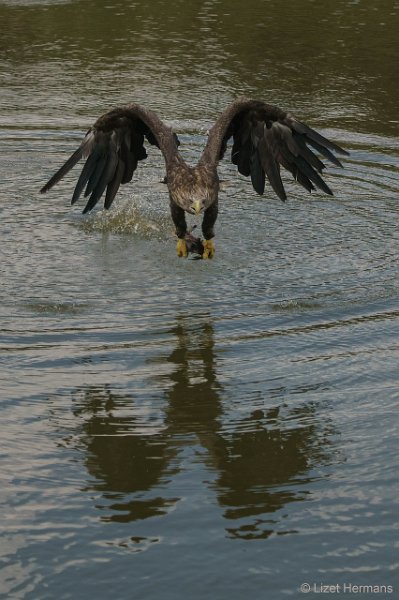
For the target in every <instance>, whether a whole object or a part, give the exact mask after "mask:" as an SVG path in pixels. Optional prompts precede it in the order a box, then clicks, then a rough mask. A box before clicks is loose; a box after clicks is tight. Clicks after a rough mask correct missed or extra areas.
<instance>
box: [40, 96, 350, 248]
mask: <svg viewBox="0 0 399 600" xmlns="http://www.w3.org/2000/svg"><path fill="white" fill-rule="evenodd" d="M230 138H233V148H232V153H231V160H232V162H233V163H234V164H235V165H237V168H238V171H239V172H240V173H241V174H242V175H245V176H250V177H251V181H252V185H253V187H254V189H255V191H256V192H258V193H259V194H263V193H264V189H265V180H266V178H267V179H268V180H269V183H270V184H271V186H272V188H273V189H274V191H275V192H276V194H277V195H278V196H279V198H280V199H281V200H285V199H286V195H285V190H284V186H283V183H282V180H281V176H280V165H282V166H284V167H285V168H286V169H287V170H288V171H290V172H291V173H292V175H293V176H294V177H295V179H296V180H297V181H298V182H299V183H300V184H301V185H302V186H304V187H305V188H306V189H307V190H308V191H312V190H313V189H314V188H315V187H318V188H320V189H322V190H323V191H324V192H325V193H327V194H332V192H331V190H330V188H329V187H328V186H327V184H326V183H325V182H324V180H323V179H322V178H321V176H320V174H321V173H322V170H323V168H324V166H325V165H324V164H323V163H322V162H321V160H320V159H319V158H318V157H317V156H316V154H314V153H313V151H312V150H311V148H312V149H315V150H316V151H317V152H318V153H319V154H321V155H323V156H324V157H326V158H327V159H329V160H330V161H331V162H333V163H334V164H335V165H338V166H342V165H341V163H340V162H339V161H338V159H337V158H336V157H335V156H334V154H333V152H338V153H344V154H347V153H346V152H345V151H344V150H343V149H342V148H340V147H339V146H337V145H336V144H334V143H332V142H330V141H329V140H327V139H326V138H324V137H323V136H321V135H320V134H318V133H317V132H316V131H314V130H313V129H311V128H310V127H308V126H307V125H305V124H303V123H300V122H299V121H297V120H296V119H294V118H293V117H291V116H290V115H289V114H287V113H285V112H284V111H282V110H281V109H279V108H277V107H275V106H272V105H270V104H266V103H264V102H259V101H257V100H250V99H247V98H244V97H242V98H238V99H237V100H236V101H235V102H233V103H232V104H230V105H229V106H228V107H227V108H226V109H225V110H224V112H223V113H222V114H221V115H220V117H219V118H218V119H217V121H216V122H215V124H214V126H213V127H212V129H211V130H210V132H209V135H208V140H207V144H206V146H205V148H204V151H203V153H202V155H201V158H200V160H199V162H198V164H197V165H196V166H194V167H193V166H189V165H187V163H186V162H185V161H184V160H183V158H182V156H181V155H180V153H179V149H178V146H179V140H178V138H177V136H176V134H175V133H174V132H173V131H172V129H171V128H169V127H168V126H167V125H165V123H164V122H163V121H161V119H160V118H159V117H158V115H157V114H156V113H155V112H153V111H150V110H147V109H145V108H143V107H142V106H140V105H138V104H129V105H127V106H125V107H121V108H116V109H113V110H111V111H109V112H107V113H105V114H104V115H102V116H101V117H100V118H99V119H98V120H97V121H96V122H95V123H94V125H93V127H92V128H91V129H89V131H88V132H87V134H86V137H85V138H84V140H83V142H82V144H81V145H80V147H79V148H78V149H77V150H76V152H75V153H74V154H73V155H72V156H71V157H70V158H69V159H68V160H67V162H66V163H65V164H64V165H63V166H62V167H61V168H60V169H59V170H58V171H57V173H56V174H55V175H54V176H53V177H52V178H51V179H50V180H49V181H48V183H47V184H46V185H45V186H44V187H43V188H42V190H41V191H42V192H46V191H47V190H49V189H50V188H51V187H52V186H53V185H55V184H56V183H57V182H58V181H59V180H60V179H61V178H62V177H63V176H64V175H65V174H66V173H67V172H68V171H69V170H70V169H71V168H72V167H73V166H74V165H75V164H76V163H77V162H78V161H79V160H80V159H81V158H86V163H85V165H84V167H83V169H82V172H81V175H80V177H79V179H78V182H77V184H76V187H75V191H74V194H73V196H72V204H73V203H75V202H76V201H77V200H78V198H79V197H80V195H81V193H82V192H83V190H84V189H85V192H84V195H85V197H87V196H89V200H88V201H87V204H86V206H85V208H84V210H83V212H84V213H86V212H89V211H90V210H91V209H92V208H94V206H95V205H96V204H97V202H98V200H99V199H100V197H101V196H102V195H103V193H104V192H105V199H104V207H105V208H106V209H108V208H109V207H110V206H111V204H112V202H113V200H114V198H115V195H116V193H117V191H118V189H119V186H120V185H121V184H124V183H127V182H129V181H131V179H132V177H133V173H134V171H135V170H136V168H137V165H138V163H139V162H140V161H141V160H144V159H145V158H147V152H146V150H145V146H144V143H145V141H147V143H149V144H152V145H155V146H157V147H158V148H159V149H160V150H161V152H162V154H163V157H164V160H165V166H166V183H167V186H168V189H169V197H170V208H171V215H172V219H173V222H174V224H175V228H176V234H177V236H178V238H179V240H178V244H177V253H178V255H179V256H187V252H188V251H187V244H186V242H185V236H186V235H187V224H186V219H185V212H188V213H191V214H199V213H203V214H204V217H203V221H202V232H203V235H204V238H205V239H204V242H203V248H204V251H203V257H204V258H211V257H212V256H213V254H214V246H213V242H212V238H213V237H214V229H213V227H214V224H215V221H216V218H217V214H218V193H219V177H218V173H217V166H218V162H219V160H220V159H221V158H223V156H224V154H225V151H226V147H227V143H228V141H229V140H230Z"/></svg>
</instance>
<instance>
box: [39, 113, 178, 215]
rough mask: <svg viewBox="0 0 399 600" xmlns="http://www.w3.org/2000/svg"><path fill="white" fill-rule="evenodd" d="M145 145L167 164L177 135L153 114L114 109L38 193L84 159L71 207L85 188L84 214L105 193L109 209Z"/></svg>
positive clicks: (144, 150) (47, 188) (143, 152)
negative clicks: (160, 152) (159, 152)
mask: <svg viewBox="0 0 399 600" xmlns="http://www.w3.org/2000/svg"><path fill="white" fill-rule="evenodd" d="M146 142H147V143H149V144H152V145H155V146H157V147H158V148H160V150H161V151H162V154H163V156H164V159H165V162H166V165H168V164H169V162H170V161H171V160H173V158H174V156H175V155H176V153H177V148H178V145H179V140H178V138H177V136H176V134H175V133H173V131H172V130H171V129H170V128H169V127H167V126H166V125H165V124H164V123H163V122H162V121H161V120H160V119H159V117H158V116H157V115H156V114H155V113H154V112H153V111H149V110H146V109H144V108H143V107H141V106H140V105H138V104H129V105H128V106H126V107H121V108H116V109H113V110H111V111H109V112H107V113H105V114H104V115H103V116H102V117H100V118H99V119H98V120H97V121H96V122H95V124H94V125H93V127H92V128H91V129H89V131H88V132H87V134H86V136H85V138H84V140H83V142H82V143H81V145H80V147H79V148H78V149H77V150H76V151H75V152H74V153H73V154H72V156H71V157H70V158H69V159H68V160H67V161H66V163H65V164H64V165H63V166H62V167H61V168H60V169H59V170H58V171H57V172H56V173H55V175H53V177H51V179H50V180H49V181H48V183H46V185H44V186H43V188H42V189H41V190H40V191H41V192H42V193H44V192H47V191H48V190H49V189H51V188H52V187H53V186H54V185H55V184H56V183H58V182H59V181H60V180H61V179H62V178H63V177H64V175H66V174H67V173H68V172H69V171H70V170H71V169H72V168H73V167H74V166H75V165H76V163H77V162H78V161H79V160H80V159H81V158H86V162H85V164H84V166H83V169H82V172H81V174H80V176H79V178H78V181H77V184H76V187H75V191H74V193H73V196H72V204H74V203H75V202H77V200H78V199H79V197H80V196H81V194H82V192H83V190H84V189H85V188H86V189H85V192H84V196H85V197H88V196H89V199H88V201H87V203H86V206H85V208H84V210H83V213H87V212H89V211H90V210H92V209H93V208H94V206H95V205H96V204H97V202H98V201H99V200H100V198H101V197H102V195H103V194H104V192H105V200H104V207H105V208H109V207H110V206H111V204H112V202H113V200H114V198H115V196H116V194H117V192H118V189H119V186H120V185H121V184H124V183H128V182H129V181H131V179H132V177H133V174H134V172H135V170H136V169H137V165H138V163H139V162H140V161H141V160H144V159H146V158H147V152H146V149H145V146H144V144H145V143H146Z"/></svg>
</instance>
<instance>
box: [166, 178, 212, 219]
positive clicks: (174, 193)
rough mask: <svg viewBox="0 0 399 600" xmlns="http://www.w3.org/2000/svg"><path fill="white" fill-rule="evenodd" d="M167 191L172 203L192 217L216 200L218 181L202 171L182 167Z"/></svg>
mask: <svg viewBox="0 0 399 600" xmlns="http://www.w3.org/2000/svg"><path fill="white" fill-rule="evenodd" d="M169 182H170V178H169V176H168V184H169ZM170 183H172V182H170ZM169 189H170V192H171V197H172V199H173V201H174V202H175V203H176V204H177V205H178V206H180V208H182V209H183V210H185V211H186V212H188V213H190V214H192V215H199V214H201V213H202V212H203V211H204V210H206V209H207V208H208V207H209V206H211V204H213V203H214V202H215V200H216V199H217V192H218V180H217V179H215V178H214V177H212V176H210V174H209V172H208V171H205V170H204V169H200V168H198V167H194V168H192V167H186V166H184V168H180V169H179V170H176V173H174V177H173V183H172V185H169Z"/></svg>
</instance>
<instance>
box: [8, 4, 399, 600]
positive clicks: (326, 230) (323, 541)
mask: <svg viewBox="0 0 399 600" xmlns="http://www.w3.org/2000/svg"><path fill="white" fill-rule="evenodd" d="M371 4H372V3H368V2H357V3H356V2H353V3H348V2H344V1H343V0H342V1H338V2H337V1H335V2H326V3H325V8H324V10H325V13H324V15H323V18H321V20H320V22H319V23H317V24H316V23H312V22H311V20H309V12H308V10H305V7H307V9H309V10H310V9H311V10H312V11H313V10H314V7H315V6H316V4H315V3H312V2H310V1H308V2H305V3H297V2H295V3H294V2H289V3H287V5H284V6H282V5H281V4H280V3H277V2H258V1H257V2H255V1H254V2H252V1H250V2H248V3H246V9H245V13H244V12H243V9H242V8H241V6H240V7H239V6H238V5H237V6H236V5H235V4H234V3H233V4H231V2H230V3H227V2H216V1H209V2H204V3H201V4H200V5H196V4H194V3H193V4H192V5H191V4H189V3H183V2H178V1H177V0H176V1H174V2H172V3H169V4H168V3H163V2H161V1H160V0H159V1H156V2H154V3H152V4H147V3H146V4H144V3H141V2H129V1H124V2H122V0H119V1H116V0H112V1H111V0H110V1H108V2H94V1H93V2H92V1H86V2H83V1H74V2H72V1H71V2H68V1H66V0H65V1H60V2H55V1H47V2H38V1H37V2H28V1H24V2H22V1H21V2H0V21H1V23H2V24H3V28H4V31H3V35H2V39H1V42H0V48H1V51H2V55H1V60H0V70H1V74H2V79H3V82H4V84H3V86H2V89H1V92H0V106H1V111H0V174H1V184H0V196H1V205H0V211H1V213H0V214H1V220H0V235H1V246H2V247H1V271H2V285H1V288H0V298H1V303H0V318H1V353H0V382H1V398H2V399H1V423H2V425H1V442H0V444H1V446H0V447H1V456H2V469H1V471H0V503H1V521H2V526H1V546H0V556H1V563H0V565H1V571H0V573H1V576H0V579H1V587H0V593H1V594H3V595H4V597H5V598H32V599H35V600H36V599H38V598H43V599H44V598H61V599H64V598H65V599H66V598H74V599H76V598H91V597H94V596H95V597H98V598H110V597H113V598H123V599H124V598H126V599H127V598H140V599H143V598H148V599H150V598H151V599H152V598H154V599H155V598H163V599H169V598H170V599H172V598H173V599H175V598H186V597H187V595H189V596H190V597H193V598H198V599H199V598H203V597H204V596H205V595H206V596H211V597H214V598H227V597H229V598H232V599H237V600H239V599H240V600H241V599H242V598H243V597H253V598H260V597H268V598H279V597H284V596H292V597H299V596H300V593H299V591H298V590H299V588H300V585H301V584H302V583H309V584H310V585H311V586H313V584H316V586H317V585H319V584H321V583H324V584H331V585H334V584H339V585H343V584H347V585H349V584H352V585H373V586H384V585H386V586H393V588H394V590H396V592H397V591H398V589H399V577H398V568H399V560H398V528H399V522H398V499H397V498H398V491H399V486H398V477H397V472H398V451H397V438H398V428H399V421H398V416H397V415H398V400H399V393H398V374H397V365H398V359H399V344H398V339H399V338H398V334H399V303H398V288H399V280H398V272H397V260H398V243H399V234H398V216H399V215H398V213H399V204H398V192H399V169H398V166H399V161H398V156H399V137H398V134H397V114H396V111H397V90H396V83H395V81H396V80H395V77H394V73H395V72H396V69H397V64H398V62H397V59H398V48H397V41H396V39H397V19H398V13H399V6H398V5H397V4H396V3H393V2H381V4H380V5H379V11H378V13H376V12H375V11H374V9H373V7H372V6H371ZM288 5H289V7H288ZM287 7H288V8H289V10H288V8H287ZM305 23H306V27H304V25H305ZM248 31H250V32H251V33H250V35H249V34H248ZM369 41H370V42H369ZM368 42H369V43H368ZM242 92H244V93H246V94H247V95H250V96H253V97H256V98H263V99H265V100H267V101H270V102H274V103H277V104H280V105H282V106H283V107H285V108H287V109H289V110H291V111H292V112H294V113H295V114H296V115H297V116H298V117H299V118H300V119H302V120H304V121H306V122H308V123H309V124H310V125H313V126H315V127H317V128H318V129H319V130H320V131H321V132H322V133H324V134H326V135H328V136H329V137H330V138H331V139H333V140H334V141H336V142H338V143H340V144H342V145H344V146H345V148H347V149H348V150H349V151H350V152H351V154H350V157H349V158H348V159H345V169H344V170H343V171H342V170H340V169H336V168H329V169H328V175H327V178H328V183H329V185H331V187H332V188H333V190H334V193H335V196H334V197H332V198H330V197H326V196H323V195H321V194H314V195H312V196H308V195H307V194H306V193H305V192H303V191H302V189H299V187H298V186H297V185H296V184H295V183H294V182H291V181H290V179H289V177H288V176H287V177H286V178H285V182H286V187H287V191H288V194H289V201H288V202H287V203H286V204H282V203H281V202H280V201H279V200H278V199H276V198H274V197H273V195H272V194H270V195H268V196H265V197H264V198H261V197H259V196H257V195H256V194H255V193H254V192H253V190H252V187H251V185H250V183H249V182H248V181H247V180H245V179H244V178H242V177H241V176H238V175H237V173H236V172H235V168H234V167H233V166H232V165H229V164H228V162H227V161H224V162H223V164H221V167H220V173H221V177H222V179H223V180H224V184H223V185H224V190H223V192H222V194H221V199H220V215H219V218H218V221H217V237H216V248H217V254H216V257H215V259H214V260H213V261H193V260H181V259H180V260H179V259H178V258H177V257H176V256H175V248H174V247H175V240H174V237H173V230H172V224H171V220H170V216H169V208H168V197H167V192H166V190H165V186H163V185H162V184H161V183H160V180H161V179H162V177H163V175H164V170H163V165H162V160H161V158H160V157H159V155H158V153H157V151H156V150H154V149H151V151H150V158H151V160H148V161H145V164H143V166H142V167H141V169H140V172H139V173H138V174H137V176H135V181H134V185H130V186H124V189H122V190H121V192H120V194H119V195H118V200H117V202H116V205H115V207H114V208H113V210H111V211H110V212H108V213H103V212H102V211H97V212H96V213H95V214H93V215H91V216H89V217H83V216H82V215H81V214H80V209H79V207H78V208H77V209H76V210H75V209H73V210H72V209H70V207H69V200H70V197H71V193H72V190H73V185H74V181H75V176H76V172H75V171H74V172H73V173H72V174H71V175H69V176H68V177H66V178H65V180H64V181H63V182H62V183H61V184H60V185H59V186H58V187H57V188H55V190H54V191H52V192H51V193H50V194H47V195H45V196H41V195H40V194H39V193H38V190H39V189H40V187H41V186H42V185H43V183H44V182H45V181H46V180H47V179H48V177H49V176H50V175H51V174H52V173H53V172H54V171H55V169H56V168H57V167H58V166H59V165H60V164H61V163H62V161H63V160H64V159H65V157H66V156H67V155H68V153H70V152H71V151H72V150H73V149H74V148H75V147H76V145H77V144H78V143H79V140H80V139H81V137H82V134H83V133H84V132H85V131H86V130H87V128H88V126H89V125H90V124H91V123H92V122H93V121H94V119H95V118H96V117H97V116H98V115H99V114H101V112H103V111H104V110H105V109H107V108H108V107H109V106H113V105H116V104H119V103H122V102H126V101H129V100H135V101H139V102H142V103H144V104H146V105H147V106H150V107H151V108H153V109H155V110H157V111H158V112H159V113H160V114H161V115H162V116H164V117H165V118H166V119H167V120H168V121H169V122H170V123H171V124H172V125H173V126H174V128H175V129H176V131H178V132H179V134H180V135H179V137H180V138H181V140H182V143H183V144H182V151H183V153H184V155H185V157H186V158H187V159H188V160H191V161H193V162H194V161H195V160H196V159H197V158H198V156H199V154H200V151H201V148H202V147H203V145H204V143H205V139H206V131H207V130H208V128H209V127H210V126H211V124H212V122H213V120H214V119H215V118H216V116H217V115H218V113H219V112H220V110H221V109H222V108H223V107H224V106H225V104H226V103H227V102H229V101H230V100H231V99H232V98H234V97H235V96H236V95H238V94H239V93H242ZM80 208H81V207H80ZM379 589H381V590H383V588H382V587H381V588H379ZM312 593H313V594H314V593H317V587H316V588H314V587H312V588H311V593H310V595H312ZM357 596H359V597H363V596H364V597H366V594H360V593H358V594H357ZM393 596H394V593H391V594H388V595H386V597H393ZM367 597H369V595H368V596H367ZM378 597H385V595H384V594H383V593H381V594H379V596H378Z"/></svg>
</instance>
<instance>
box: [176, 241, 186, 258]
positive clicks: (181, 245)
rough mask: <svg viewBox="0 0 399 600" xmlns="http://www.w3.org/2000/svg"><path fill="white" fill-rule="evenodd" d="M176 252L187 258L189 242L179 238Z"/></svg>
mask: <svg viewBox="0 0 399 600" xmlns="http://www.w3.org/2000/svg"><path fill="white" fill-rule="evenodd" d="M176 252H177V256H179V257H183V258H187V256H188V250H187V244H186V241H185V240H182V239H178V240H177V244H176Z"/></svg>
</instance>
